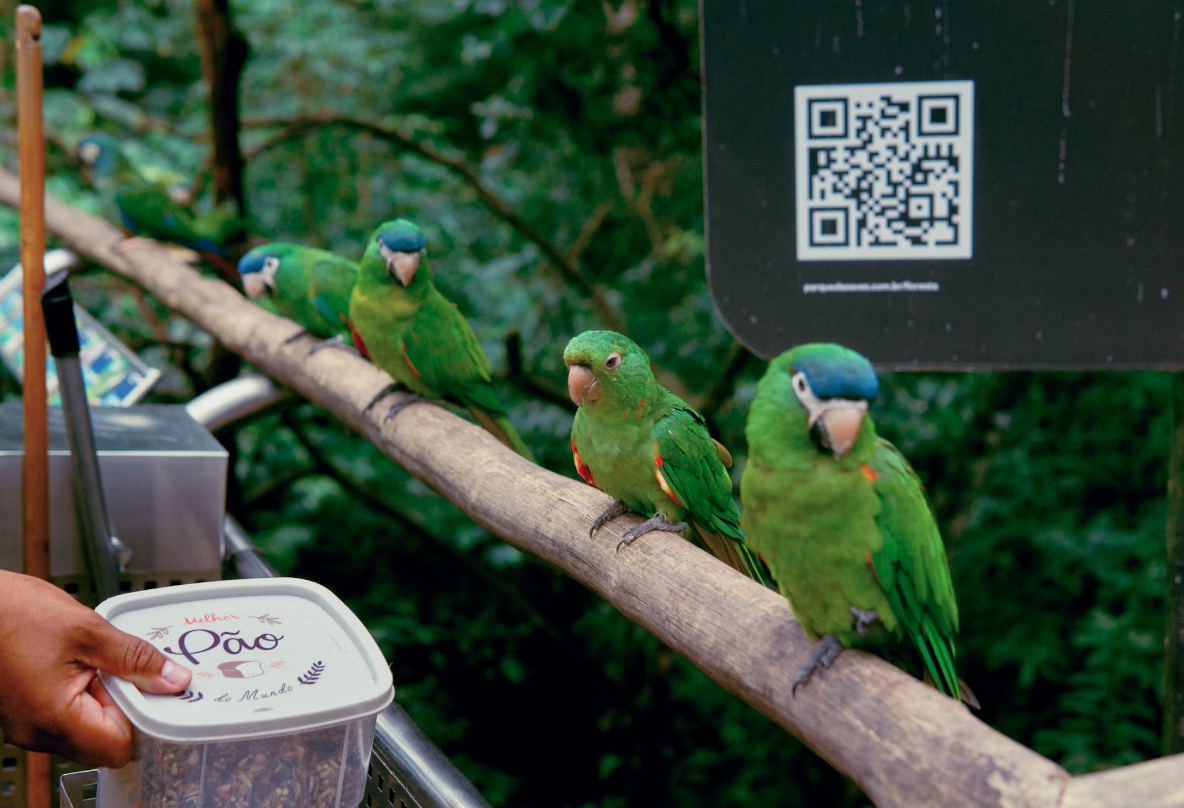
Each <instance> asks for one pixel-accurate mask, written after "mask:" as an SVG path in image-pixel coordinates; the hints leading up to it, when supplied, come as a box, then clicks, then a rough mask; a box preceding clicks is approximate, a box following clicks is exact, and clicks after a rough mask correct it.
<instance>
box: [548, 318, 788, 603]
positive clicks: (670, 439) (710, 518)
mask: <svg viewBox="0 0 1184 808" xmlns="http://www.w3.org/2000/svg"><path fill="white" fill-rule="evenodd" d="M563 361H564V363H565V364H566V365H567V367H568V374H567V389H568V393H569V394H570V395H571V400H572V401H574V402H575V403H576V405H577V406H578V407H579V410H578V411H577V412H576V418H575V423H574V424H573V425H572V429H571V448H572V453H573V454H574V456H575V463H576V470H577V471H578V472H579V474H580V477H582V478H583V480H584V482H586V483H588V484H589V485H594V486H596V487H597V488H599V489H600V490H601V491H603V492H605V493H606V494H608V495H609V496H610V497H612V498H613V499H614V500H616V501H615V502H614V503H613V505H612V506H611V507H610V508H609V509H608V510H606V511H605V512H604V513H603V514H601V515H600V516H599V517H598V518H597V519H596V521H595V522H593V523H592V528H591V530H590V531H589V535H591V534H592V533H594V532H595V531H596V530H597V529H598V528H599V527H600V526H602V525H603V524H605V523H606V522H608V521H610V520H611V519H614V518H616V517H617V516H620V515H621V514H623V513H625V512H626V511H633V512H635V513H641V514H644V515H646V516H648V517H650V518H649V519H648V520H647V521H645V522H642V523H641V524H640V525H637V526H636V527H634V528H632V529H631V530H629V532H627V533H626V534H625V537H624V538H623V539H621V541H620V543H619V544H618V545H617V547H618V549H620V547H621V546H622V545H626V544H628V543H630V542H631V541H633V540H634V539H636V538H637V537H638V536H641V535H642V534H644V533H647V532H649V531H651V530H663V531H668V532H673V533H682V532H683V531H684V530H685V529H686V525H685V524H681V523H682V522H683V520H684V519H685V520H686V521H687V522H689V523H690V524H691V525H692V526H693V527H694V530H695V532H697V533H698V534H699V536H700V537H701V538H702V539H703V541H704V542H705V543H706V544H707V546H708V548H710V550H711V551H712V552H713V553H714V554H715V555H716V556H717V557H718V558H720V559H721V560H722V561H724V562H725V563H727V564H729V565H730V566H732V567H733V568H735V569H737V570H739V571H740V572H742V573H744V574H745V575H748V576H749V577H750V578H752V579H754V580H756V581H758V582H759V583H762V584H765V583H768V579H767V575H766V573H765V571H764V568H763V565H762V564H761V562H760V560H759V559H758V558H756V556H755V555H754V554H753V553H752V552H751V551H750V550H749V549H748V547H747V546H745V544H744V534H743V533H742V532H741V531H740V514H739V512H738V511H737V509H736V502H735V500H733V499H732V480H731V478H730V477H729V476H728V471H727V468H726V467H727V466H730V465H731V464H732V458H731V455H729V454H728V451H727V449H725V448H724V447H723V446H721V445H720V444H719V443H718V442H716V441H715V440H713V439H712V437H711V436H710V435H709V434H707V426H706V425H705V424H704V422H703V417H702V416H700V415H699V413H697V412H695V411H694V410H693V409H691V407H690V406H689V405H687V403H686V402H685V401H683V400H682V399H681V398H679V397H678V396H676V395H674V394H673V393H671V392H670V391H669V390H667V389H665V388H664V387H662V386H661V385H659V384H658V383H657V382H656V381H655V380H654V374H653V372H652V370H651V369H650V360H649V357H648V356H646V354H645V352H644V351H642V350H641V348H639V347H638V346H637V345H636V344H635V343H633V342H632V341H631V340H629V339H628V338H626V337H624V336H622V335H620V334H617V333H615V332H613V331H585V332H584V333H583V334H580V335H579V336H578V337H575V338H574V339H572V340H571V342H569V343H568V344H567V348H566V349H565V350H564V351H563Z"/></svg>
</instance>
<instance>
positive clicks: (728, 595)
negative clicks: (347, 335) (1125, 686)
mask: <svg viewBox="0 0 1184 808" xmlns="http://www.w3.org/2000/svg"><path fill="white" fill-rule="evenodd" d="M18 199H19V186H18V179H17V178H16V177H15V176H14V175H13V174H11V173H9V172H7V171H3V170H0V202H3V203H5V204H8V205H12V206H15V205H16V204H17V202H18ZM46 208H47V210H46V222H47V226H48V229H49V231H50V232H51V233H52V234H54V235H55V236H57V237H58V239H60V240H61V241H62V242H63V243H64V244H65V245H67V246H69V247H70V248H72V249H73V250H75V251H77V252H78V253H80V254H81V255H85V256H87V257H88V258H90V259H91V260H93V261H96V262H98V263H99V264H102V265H104V266H106V267H108V268H109V269H110V270H112V271H113V272H116V273H118V274H120V275H122V276H124V277H126V278H128V279H130V280H132V281H133V282H135V283H137V284H139V285H140V286H142V287H143V288H144V289H146V290H147V291H149V292H151V293H152V294H153V295H155V296H156V297H157V298H158V299H159V300H161V301H162V302H163V303H164V304H165V305H166V306H168V307H170V308H172V309H174V310H176V311H177V312H179V313H181V314H182V315H184V316H185V317H187V318H189V319H190V320H192V321H193V322H194V323H195V324H197V325H198V326H199V327H201V328H203V329H205V330H206V331H207V332H209V333H210V334H211V335H212V336H213V337H214V338H215V339H217V340H219V341H221V342H222V343H223V344H224V345H226V347H228V348H230V349H231V350H233V351H235V352H237V353H239V354H241V355H242V356H243V357H244V358H245V359H247V360H248V361H249V362H251V363H252V364H253V365H255V366H256V367H257V368H258V369H259V370H261V371H262V372H264V373H266V374H268V375H270V376H271V377H272V378H274V379H276V380H277V381H278V382H280V383H281V384H284V385H286V386H288V387H290V388H292V389H293V390H295V391H297V392H299V393H300V394H301V395H303V396H306V397H307V398H308V399H309V400H310V401H313V402H315V403H316V404H318V405H319V406H321V407H324V408H325V409H326V410H328V411H329V412H331V413H333V415H334V416H336V417H337V418H339V419H341V421H342V422H343V423H345V424H348V425H349V426H350V427H351V428H353V429H355V430H357V431H358V432H359V433H361V434H362V435H365V436H366V437H367V438H368V439H369V440H371V441H373V442H374V444H375V445H376V446H378V447H379V448H380V449H381V450H382V451H383V452H384V453H385V454H387V455H388V456H389V457H391V458H392V459H393V460H395V461H396V462H397V463H399V464H401V465H402V466H404V467H405V468H407V469H408V470H409V471H410V472H411V473H412V474H414V475H415V476H416V477H418V478H419V479H421V480H423V481H424V482H425V483H427V484H428V485H430V486H432V487H433V488H434V489H436V490H437V491H439V492H440V493H441V494H443V495H444V496H446V497H447V498H448V499H449V500H451V501H452V502H453V503H455V504H456V505H457V506H458V507H459V508H461V509H462V510H463V511H464V512H465V513H467V514H468V515H469V516H470V517H472V518H473V520H474V521H476V522H477V523H478V524H480V525H482V526H483V527H485V528H487V529H489V530H491V531H492V532H494V533H496V534H497V535H499V536H501V537H502V538H504V539H505V540H506V541H508V542H509V543H511V544H513V545H514V546H516V547H518V548H519V549H521V550H523V551H525V552H528V553H530V554H532V555H534V556H535V557H537V558H539V559H541V560H543V561H544V562H546V563H548V564H550V565H552V566H554V567H557V568H559V569H560V570H562V571H563V572H565V573H566V574H568V575H570V576H572V577H574V578H576V579H577V580H579V581H581V582H582V583H584V584H585V585H586V586H589V587H591V588H592V589H594V590H595V591H597V592H598V593H600V594H601V595H602V596H603V597H604V598H605V599H606V600H608V601H609V602H610V603H612V604H613V606H615V607H616V608H618V609H619V610H620V611H621V612H622V613H624V614H625V615H626V616H627V617H628V618H629V619H630V620H633V621H634V622H636V623H638V624H639V625H641V626H643V627H644V628H646V629H647V630H648V631H651V632H653V634H654V635H655V636H657V637H658V638H659V639H661V640H662V641H663V642H665V643H666V644H668V645H669V646H670V647H671V648H672V649H674V650H675V651H677V652H678V653H680V654H682V655H683V656H685V657H686V658H687V659H689V660H690V661H691V662H692V663H694V664H695V665H696V666H698V667H699V668H700V669H701V670H702V671H704V672H705V673H706V674H707V675H708V676H710V677H711V678H712V679H714V680H715V681H716V682H718V683H719V684H720V686H721V687H723V688H724V689H726V690H727V691H729V692H730V693H732V694H734V695H735V696H737V697H738V698H740V699H743V700H744V701H745V702H747V703H748V704H749V705H751V706H752V707H753V708H755V709H757V710H759V711H760V712H762V713H764V714H765V715H767V716H768V717H769V718H771V719H773V720H774V721H776V722H777V723H778V724H780V725H781V726H783V727H784V728H785V729H787V730H788V731H789V732H791V733H792V734H794V735H795V736H797V737H798V738H801V739H802V740H803V741H804V742H805V743H806V744H808V745H809V746H810V747H811V748H812V749H814V750H815V751H816V752H818V754H820V755H821V756H822V757H823V758H825V759H826V760H827V761H828V762H830V763H831V764H832V765H834V766H835V767H836V768H837V769H839V770H840V771H842V772H843V773H844V774H846V775H848V776H849V777H851V778H852V779H853V780H855V782H857V783H858V784H859V785H860V786H861V787H862V788H863V789H864V791H865V792H866V793H867V794H868V795H869V796H870V797H871V799H872V800H873V801H874V802H875V803H876V805H877V806H880V808H952V807H953V806H983V808H986V806H1000V807H1002V806H1008V807H1009V808H1021V807H1022V808H1102V806H1106V807H1107V808H1123V807H1124V806H1130V808H1169V806H1176V807H1179V806H1184V755H1177V756H1174V757H1170V758H1164V759H1161V760H1156V761H1151V762H1148V763H1143V764H1138V765H1135V766H1128V767H1124V768H1120V769H1115V770H1111V771H1107V772H1100V773H1097V774H1091V775H1087V776H1083V777H1076V778H1073V777H1070V776H1069V775H1068V773H1067V772H1065V770H1064V769H1062V768H1061V767H1060V766H1058V765H1056V764H1055V763H1053V762H1052V761H1050V760H1048V759H1046V758H1044V757H1042V756H1040V755H1038V754H1036V753H1035V752H1033V751H1031V750H1030V749H1027V748H1026V747H1024V746H1022V745H1021V744H1019V743H1016V742H1015V741H1013V740H1011V739H1009V738H1007V737H1006V736H1004V735H1002V734H1001V733H999V732H996V731H995V730H994V729H992V728H991V727H989V726H987V725H986V724H984V723H983V722H981V721H979V720H978V719H977V718H975V717H974V716H972V715H971V714H970V712H969V711H968V710H966V709H965V708H964V707H963V706H962V705H960V704H958V703H957V702H955V701H953V700H951V699H948V698H946V697H945V696H943V695H941V694H939V693H938V692H937V691H936V690H934V689H932V688H930V687H926V686H925V685H923V684H921V683H920V682H918V681H917V680H915V679H913V678H911V677H909V676H907V675H905V674H904V673H902V672H901V671H899V670H897V669H896V668H894V667H892V666H891V665H889V664H887V663H886V662H883V661H882V660H880V659H879V658H877V657H874V656H871V655H869V654H863V653H859V652H846V653H844V654H842V655H841V656H840V657H839V659H838V661H837V662H836V663H835V665H834V666H832V668H831V669H830V670H829V671H828V672H827V673H826V674H825V675H824V676H821V677H818V678H816V679H815V681H812V682H811V684H810V686H809V687H807V688H805V689H804V690H801V691H799V694H798V697H797V698H796V699H795V698H793V697H792V696H791V694H790V682H791V681H792V679H793V676H794V675H795V674H796V672H797V671H798V670H799V669H800V668H801V666H802V665H803V664H804V663H805V661H806V658H807V657H808V655H809V653H810V648H811V644H810V643H809V642H808V641H807V640H806V639H805V637H804V635H803V634H802V631H801V628H800V627H799V626H798V624H797V622H796V621H795V620H794V619H793V617H792V615H791V614H790V612H789V609H788V608H787V607H786V603H785V600H784V599H783V598H782V597H780V596H779V595H777V594H776V593H774V592H771V591H769V590H766V589H764V588H762V587H760V586H758V585H756V584H755V583H753V582H751V581H749V580H748V579H747V578H745V577H743V576H742V575H740V574H739V573H736V572H734V571H733V570H731V569H730V568H729V567H727V566H725V565H724V564H722V563H720V562H719V561H717V560H716V559H715V558H713V557H712V556H710V555H708V554H707V553H704V552H702V551H701V550H699V549H697V548H696V547H694V546H693V545H691V544H690V543H689V542H686V541H684V540H682V539H681V538H678V537H677V536H673V535H671V534H668V533H650V534H649V535H647V536H645V537H644V538H642V539H640V540H638V541H637V542H635V543H634V544H632V545H631V546H630V547H629V549H628V550H627V551H624V552H621V553H620V554H618V553H616V552H615V548H616V544H617V541H618V540H619V538H620V537H621V535H622V534H623V533H624V531H625V530H626V529H628V528H629V527H630V526H632V524H635V523H636V521H635V520H634V521H630V520H628V519H620V520H617V521H616V522H613V523H612V524H611V525H609V526H607V527H606V528H605V529H604V530H603V531H601V532H600V533H598V534H597V537H596V539H595V540H592V539H589V538H588V527H589V524H590V523H591V521H592V519H593V518H594V517H595V516H596V515H597V514H599V513H600V512H601V511H602V510H603V509H604V508H605V507H606V506H607V505H608V504H609V500H608V498H607V497H606V496H605V495H604V494H602V493H600V492H599V491H597V490H595V489H593V488H591V487H589V486H586V485H583V484H582V483H578V482H575V481H573V480H570V479H567V478H565V477H560V476H559V475H556V474H553V473H551V472H549V471H546V470H545V469H542V468H539V467H537V466H534V465H531V464H529V463H527V462H526V461H525V460H523V459H522V458H520V457H518V456H517V455H515V454H513V453H512V452H510V451H508V450H507V449H505V448H504V447H503V446H502V445H501V444H500V443H498V442H497V441H496V440H494V439H493V438H492V437H490V435H489V434H488V433H487V432H485V431H484V430H482V429H480V428H478V427H476V426H473V425H472V424H470V423H468V422H467V421H464V420H462V419H460V418H457V417H456V416H454V415H452V414H450V413H448V412H446V411H445V410H443V409H442V408H440V407H435V406H427V405H415V406H411V407H408V408H407V409H405V410H403V411H402V412H401V413H400V414H399V415H398V417H396V418H394V419H393V420H391V421H390V422H388V423H387V424H385V425H384V424H383V420H382V419H383V415H384V413H385V411H386V409H387V408H386V406H379V407H375V408H374V409H372V410H371V411H370V412H369V413H363V408H364V407H365V406H366V404H367V403H368V402H369V401H370V399H371V398H372V397H373V395H374V394H375V393H376V392H377V391H378V390H379V389H380V388H382V387H383V386H384V385H385V384H387V383H388V382H389V377H388V376H387V375H386V374H385V373H383V372H382V371H380V370H378V369H377V368H375V367H374V366H373V365H371V364H370V363H369V362H365V361H363V360H361V359H357V358H354V357H352V356H350V355H347V354H346V353H344V352H342V351H334V350H328V351H320V352H319V353H317V354H315V355H314V356H311V357H310V356H307V351H308V347H309V345H310V344H311V343H310V341H309V340H308V339H304V340H297V341H296V342H294V343H292V344H290V345H286V344H284V341H285V340H286V339H287V338H288V337H290V336H292V335H293V334H294V333H295V331H296V329H297V327H296V326H295V324H293V323H292V322H290V321H289V320H286V319H283V318H281V317H276V316H274V315H271V314H268V313H266V312H264V311H262V310H261V309H259V308H257V307H255V306H253V305H251V304H250V303H249V302H247V301H246V300H245V299H244V298H243V297H242V296H241V295H240V294H239V293H238V292H236V291H235V290H234V289H233V288H231V287H230V286H229V285H227V284H226V283H223V282H222V281H218V280H212V279H209V278H206V277H203V276H202V275H200V274H199V273H198V272H196V271H195V270H194V269H192V268H191V267H190V266H188V265H186V264H184V263H180V262H178V261H177V260H175V259H174V258H170V256H169V255H168V254H166V253H165V252H164V251H163V250H161V249H158V248H156V247H154V246H147V247H143V248H138V249H133V250H130V251H127V252H126V253H119V252H116V251H115V250H114V249H113V248H114V246H115V245H116V244H117V243H118V242H119V241H121V240H122V235H121V234H120V233H119V232H118V231H117V230H116V229H115V228H114V227H113V226H112V225H111V224H109V223H107V222H106V221H104V220H102V219H98V218H96V217H93V216H90V215H88V214H86V213H84V212H82V211H79V210H76V209H73V208H70V207H69V206H67V205H65V204H64V203H62V202H61V201H59V200H57V199H55V198H53V197H47V199H46ZM392 400H393V399H392ZM574 695H576V694H573V696H574Z"/></svg>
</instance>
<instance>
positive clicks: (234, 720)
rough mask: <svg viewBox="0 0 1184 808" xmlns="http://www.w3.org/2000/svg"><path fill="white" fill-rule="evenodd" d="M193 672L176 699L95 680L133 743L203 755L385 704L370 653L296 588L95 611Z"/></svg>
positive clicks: (309, 588) (322, 600) (259, 588)
mask: <svg viewBox="0 0 1184 808" xmlns="http://www.w3.org/2000/svg"><path fill="white" fill-rule="evenodd" d="M95 611H96V612H97V613H98V614H99V615H100V616H101V617H105V618H106V619H107V620H108V621H110V622H111V624H112V625H114V626H115V627H116V628H118V629H120V630H121V631H125V632H127V633H128V634H132V635H134V636H136V637H142V638H144V639H145V640H147V641H148V642H150V643H152V645H154V646H156V647H157V648H158V649H160V650H161V651H163V652H164V654H165V656H167V657H169V658H170V659H173V660H175V661H177V662H178V663H180V664H182V665H184V666H185V667H187V668H189V669H190V670H192V671H193V682H192V683H191V684H190V685H189V689H188V690H186V691H185V692H184V693H182V694H180V695H179V696H152V695H148V694H146V693H141V692H140V691H139V690H138V689H137V688H136V687H135V685H133V684H131V683H130V682H127V681H125V680H123V679H120V678H118V677H115V676H112V675H110V674H107V673H100V675H101V676H102V678H103V683H104V684H105V685H106V686H107V690H108V691H109V692H110V693H111V696H112V698H114V699H115V703H116V704H118V705H119V707H120V709H121V710H123V712H124V713H126V714H127V717H128V718H129V719H130V720H131V722H132V723H133V724H134V725H135V726H136V728H137V729H139V730H140V731H142V732H144V733H146V734H148V735H151V736H152V737H154V738H159V739H161V740H165V741H172V742H176V743H205V742H209V741H223V740H237V739H242V738H254V737H261V736H265V735H276V734H287V733H291V732H300V731H304V730H309V729H316V728H318V727H325V726H332V725H334V724H342V723H345V722H347V721H353V720H355V719H358V718H365V717H367V716H371V715H375V714H376V713H379V712H381V711H382V710H384V709H385V708H386V707H387V705H389V704H390V703H391V700H392V699H393V698H394V694H395V693H394V685H393V682H392V679H391V672H390V668H388V667H387V664H386V660H385V659H383V656H382V652H381V651H379V650H378V645H377V643H375V642H374V639H373V638H372V637H371V636H370V633H369V632H368V631H366V628H365V626H363V625H362V622H361V621H360V620H358V618H357V617H355V616H354V614H353V612H351V611H350V610H349V609H348V608H347V607H346V606H345V604H344V603H342V602H341V601H340V600H339V599H338V598H337V596H336V595H334V594H333V593H332V592H330V591H329V590H328V589H326V588H325V587H323V586H320V585H319V584H314V583H311V582H309V581H302V580H299V579H296V578H264V579H253V580H242V581H215V582H212V583H204V584H189V585H186V586H171V587H167V588H161V589H151V590H147V591H144V592H133V593H131V594H127V595H119V596H117V597H114V598H110V599H109V600H105V601H103V603H101V604H100V605H99V607H98V608H97V609H96V610H95Z"/></svg>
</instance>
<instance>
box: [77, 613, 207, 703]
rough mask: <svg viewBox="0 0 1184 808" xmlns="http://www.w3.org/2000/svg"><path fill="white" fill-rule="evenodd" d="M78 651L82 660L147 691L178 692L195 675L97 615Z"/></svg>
mask: <svg viewBox="0 0 1184 808" xmlns="http://www.w3.org/2000/svg"><path fill="white" fill-rule="evenodd" d="M77 653H78V660H79V661H80V662H82V663H84V664H86V665H90V666H91V667H93V668H98V669H99V670H101V671H104V672H106V673H110V674H112V675H113V676H118V677H119V678H121V679H127V680H128V681H129V682H131V683H132V684H134V685H135V686H136V687H138V688H139V689H140V690H143V691H144V692H145V693H155V694H157V695H167V694H169V693H178V692H180V691H182V690H184V689H185V688H186V687H187V686H188V685H189V682H190V680H191V679H192V678H193V674H192V673H191V672H190V671H189V669H188V668H185V667H182V666H181V665H179V664H177V663H176V662H174V661H173V660H171V659H169V658H168V657H166V656H165V655H164V654H162V653H161V652H160V651H157V650H156V648H154V647H153V646H152V645H151V644H150V643H148V642H146V641H144V640H141V639H140V638H139V637H133V636H132V635H130V634H125V633H123V632H122V631H120V630H119V629H117V628H115V627H114V626H113V625H111V624H110V623H108V622H107V621H106V620H104V619H103V618H101V617H99V616H97V615H96V616H95V621H94V622H93V623H92V624H91V625H89V626H87V628H86V629H85V630H84V631H83V632H82V636H81V637H80V640H79V647H78V649H77Z"/></svg>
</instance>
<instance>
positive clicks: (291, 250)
mask: <svg viewBox="0 0 1184 808" xmlns="http://www.w3.org/2000/svg"><path fill="white" fill-rule="evenodd" d="M238 271H239V274H240V275H241V276H242V281H243V290H244V291H245V292H246V293H247V297H249V298H250V299H251V300H254V301H255V302H256V303H258V304H260V305H261V306H262V307H263V308H267V309H270V310H272V311H274V312H275V313H276V314H281V315H283V316H284V317H287V318H289V319H291V320H294V321H296V322H297V323H299V324H300V325H302V326H304V330H303V331H301V332H299V333H297V334H296V335H295V336H293V337H292V338H291V339H296V338H297V337H299V336H302V335H303V334H304V333H306V332H307V333H310V334H313V335H314V336H317V337H320V338H321V340H322V342H319V343H317V344H316V345H315V346H313V349H312V351H310V353H315V352H316V351H318V350H320V349H321V348H323V347H328V346H330V345H337V346H340V347H345V348H347V349H351V350H352V345H353V339H352V335H351V333H350V326H349V297H350V293H351V292H353V290H354V284H355V283H357V280H358V265H357V264H356V263H355V262H353V261H351V260H350V259H348V258H345V257H343V256H340V255H337V254H336V253H332V252H329V251H328V250H318V249H315V248H313V247H304V246H301V245H299V244H288V243H286V242H282V241H274V242H271V243H270V244H263V245H260V246H258V247H255V248H254V249H252V250H251V251H250V252H248V253H247V254H246V255H244V256H243V257H242V258H241V259H239V262H238ZM291 339H290V340H289V341H291Z"/></svg>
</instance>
